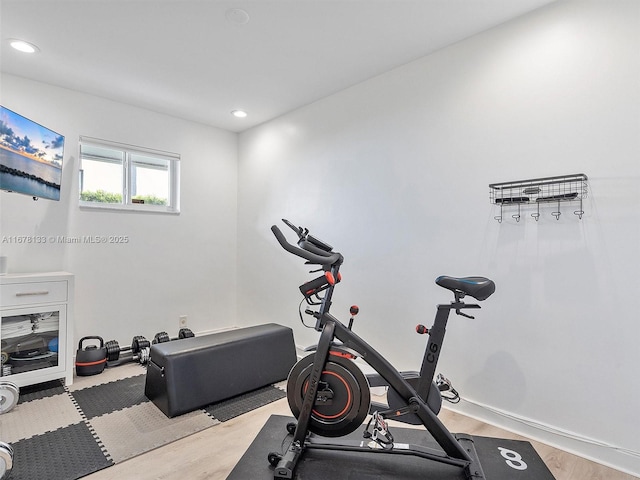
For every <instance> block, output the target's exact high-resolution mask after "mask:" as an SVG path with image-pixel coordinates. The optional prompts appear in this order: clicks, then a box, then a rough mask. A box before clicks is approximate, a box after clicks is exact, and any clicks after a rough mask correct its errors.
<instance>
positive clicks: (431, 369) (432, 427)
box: [268, 219, 495, 480]
mask: <svg viewBox="0 0 640 480" xmlns="http://www.w3.org/2000/svg"><path fill="white" fill-rule="evenodd" d="M283 222H284V223H285V224H286V225H287V226H288V227H290V228H291V229H292V230H293V231H294V232H295V233H296V235H297V236H298V241H297V246H296V245H292V244H290V243H289V242H288V241H287V239H286V237H285V236H284V234H283V233H282V232H281V231H280V229H279V228H278V227H277V226H276V225H274V226H272V227H271V231H272V232H273V234H274V235H275V237H276V239H277V240H278V242H279V243H280V245H281V246H282V247H283V248H284V249H285V250H286V251H288V252H290V253H292V254H294V255H297V256H299V257H301V258H303V259H305V260H306V263H307V264H311V265H318V266H319V269H318V270H315V272H322V273H321V274H320V276H318V277H317V278H315V279H313V280H311V281H309V282H307V283H305V284H303V285H301V286H300V292H301V293H302V295H303V296H304V299H303V301H305V300H306V303H307V304H308V308H306V309H305V314H307V315H310V316H312V317H314V318H315V326H314V327H313V328H314V329H315V330H316V331H318V332H320V340H319V342H318V344H317V346H315V347H314V348H313V353H312V354H310V355H309V356H307V357H304V358H302V359H301V360H300V361H298V362H297V363H296V364H295V365H294V367H293V368H292V369H291V372H290V373H289V376H288V379H287V400H288V402H289V406H290V408H291V411H292V413H293V415H294V416H295V417H296V419H297V422H296V423H294V422H292V423H290V424H288V425H287V431H288V433H289V434H291V435H293V439H292V442H291V444H290V445H289V447H288V448H287V450H286V451H285V452H284V453H283V454H281V453H278V452H271V453H269V455H268V461H269V463H270V464H271V465H272V466H273V467H274V478H276V479H282V478H284V479H291V478H294V477H293V475H294V470H295V468H296V464H297V462H298V461H299V460H300V458H301V456H302V455H303V454H304V452H305V451H307V450H310V449H320V450H339V451H349V452H363V453H386V454H397V455H411V456H416V457H421V458H424V459H427V460H432V461H436V462H441V463H444V464H448V465H452V466H455V467H458V468H460V469H461V470H462V471H463V472H464V474H465V476H466V478H467V479H470V480H471V479H473V480H481V479H485V476H484V473H483V471H482V467H481V465H480V462H479V460H478V456H477V453H476V451H475V447H474V445H473V439H472V438H471V436H469V435H466V434H456V435H453V434H451V433H450V432H449V431H448V430H447V429H446V427H445V426H444V425H443V424H442V422H441V421H440V420H439V419H438V417H437V413H438V411H439V409H440V404H441V398H440V389H441V388H439V387H438V385H437V383H436V382H434V377H435V372H436V365H437V363H438V358H439V356H440V352H441V350H442V344H443V342H444V335H445V328H446V324H447V320H448V318H449V313H450V312H451V311H452V310H453V311H454V312H455V313H456V314H458V315H462V316H465V317H468V318H473V317H472V316H471V315H468V314H467V313H465V312H463V310H467V309H477V308H480V306H479V305H477V304H467V303H464V302H463V301H462V299H463V298H464V297H466V296H470V297H473V298H474V299H476V300H478V301H482V300H485V299H487V298H488V297H489V296H490V295H491V294H493V292H494V291H495V284H494V283H493V281H491V280H489V279H487V278H484V277H464V278H455V277H449V276H441V277H438V278H437V279H436V283H437V284H438V285H439V286H441V287H443V288H445V289H448V290H450V291H451V292H453V295H454V301H453V302H451V303H449V304H444V305H438V307H437V313H436V317H435V321H434V324H433V326H432V327H431V328H429V329H427V328H426V327H424V326H423V325H418V326H417V327H416V331H417V332H418V333H420V334H428V336H429V339H428V343H427V346H426V349H425V353H424V358H423V361H422V366H421V369H420V372H419V373H416V372H402V373H401V372H398V371H397V370H396V369H395V368H394V367H393V365H391V364H390V363H389V362H388V361H387V360H386V359H385V358H384V357H383V356H382V355H381V354H380V353H378V352H377V351H376V350H375V349H374V348H373V347H372V346H370V345H369V344H368V343H366V342H365V341H364V340H363V339H362V338H360V337H359V336H358V335H356V334H355V333H353V331H352V325H353V315H355V314H356V313H357V308H356V307H352V309H351V314H352V317H351V319H350V321H349V324H348V325H345V324H343V323H342V322H340V321H339V320H338V319H337V318H336V317H334V316H333V315H331V313H330V308H331V299H332V295H333V291H334V288H335V286H336V285H337V284H338V283H339V282H340V281H341V275H340V266H341V265H342V263H343V261H344V258H343V256H342V255H341V254H340V253H338V252H334V251H333V247H332V246H331V245H329V244H327V243H325V242H323V241H321V240H319V239H318V238H316V237H314V236H312V235H310V234H309V231H308V229H306V228H302V227H296V226H294V225H293V224H291V223H290V222H288V221H287V220H284V219H283ZM300 316H301V319H302V312H301V314H300ZM357 358H361V359H362V360H364V361H365V362H366V363H367V364H368V365H369V366H371V367H372V368H373V369H374V370H375V371H376V372H377V374H375V375H370V376H368V377H367V376H365V375H364V374H363V373H362V371H361V370H360V368H359V367H358V366H357V365H356V363H354V360H355V359H357ZM370 385H375V386H378V385H385V386H388V387H389V388H388V393H387V402H388V405H386V406H385V405H379V404H373V406H372V402H371V397H370ZM368 415H371V417H370V419H369V421H368V423H367V425H366V427H365V430H364V432H363V437H364V438H365V440H366V442H364V441H358V442H349V441H344V440H343V441H341V442H340V443H336V442H335V441H333V440H331V439H330V438H331V437H343V436H345V435H348V434H350V433H352V432H354V431H355V430H356V429H358V428H360V426H361V425H363V423H364V420H365V419H366V417H367V416H368ZM387 419H393V420H397V421H400V422H405V423H412V424H421V425H423V426H424V427H425V428H426V429H427V430H428V432H429V433H430V434H431V436H432V437H433V438H434V440H435V441H436V442H437V443H438V445H439V446H440V448H441V450H440V449H437V448H431V447H427V446H422V445H413V444H405V443H402V444H400V443H395V442H394V439H393V435H392V433H391V432H390V431H389V427H388V423H387ZM318 437H325V438H323V439H320V438H318ZM326 437H329V438H326Z"/></svg>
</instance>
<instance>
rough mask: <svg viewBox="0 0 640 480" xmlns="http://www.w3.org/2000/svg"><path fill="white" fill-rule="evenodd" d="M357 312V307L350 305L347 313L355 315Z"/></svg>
mask: <svg viewBox="0 0 640 480" xmlns="http://www.w3.org/2000/svg"><path fill="white" fill-rule="evenodd" d="M359 311H360V308H359V307H358V305H351V308H350V309H349V313H351V315H357V314H358V312H359Z"/></svg>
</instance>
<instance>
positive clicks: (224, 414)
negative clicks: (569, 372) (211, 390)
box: [204, 385, 287, 422]
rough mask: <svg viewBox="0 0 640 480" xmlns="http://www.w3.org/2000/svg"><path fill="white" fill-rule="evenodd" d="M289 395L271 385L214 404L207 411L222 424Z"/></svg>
mask: <svg viewBox="0 0 640 480" xmlns="http://www.w3.org/2000/svg"><path fill="white" fill-rule="evenodd" d="M286 396H287V394H286V393H285V392H284V391H282V390H280V389H279V388H275V387H273V386H271V385H267V386H266V387H263V388H259V389H257V390H253V391H251V392H248V393H245V394H243V395H238V396H237V397H233V398H230V399H229V400H224V401H222V402H218V403H214V404H213V405H208V406H207V407H205V408H204V409H205V411H206V412H207V413H209V414H210V415H212V416H213V417H214V418H217V419H218V420H220V421H221V422H226V421H227V420H231V419H232V418H234V417H237V416H239V415H242V414H243V413H247V412H250V411H251V410H255V409H256V408H259V407H262V406H263V405H266V404H268V403H271V402H275V401H276V400H280V399H281V398H284V397H286Z"/></svg>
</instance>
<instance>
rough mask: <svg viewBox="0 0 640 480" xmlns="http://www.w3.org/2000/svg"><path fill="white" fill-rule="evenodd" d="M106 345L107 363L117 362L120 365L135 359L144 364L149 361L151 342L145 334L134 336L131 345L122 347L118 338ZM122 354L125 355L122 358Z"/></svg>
mask: <svg viewBox="0 0 640 480" xmlns="http://www.w3.org/2000/svg"><path fill="white" fill-rule="evenodd" d="M104 346H105V348H106V349H107V364H108V363H115V362H117V365H119V364H121V363H123V362H125V361H128V360H133V361H134V362H139V363H141V364H143V365H144V364H146V363H147V362H148V361H149V349H150V348H151V343H149V340H147V339H146V338H144V337H143V336H135V337H133V339H132V340H131V346H130V347H129V346H126V347H121V346H120V345H119V344H118V342H117V341H116V340H109V341H108V342H107V343H105V344H104ZM122 354H124V357H122V358H121V355H122Z"/></svg>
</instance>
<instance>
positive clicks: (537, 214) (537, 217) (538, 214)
mask: <svg viewBox="0 0 640 480" xmlns="http://www.w3.org/2000/svg"><path fill="white" fill-rule="evenodd" d="M536 203H537V206H538V211H537V212H536V213H532V214H531V216H532V217H533V218H535V219H536V222H537V221H538V219H539V218H540V202H536Z"/></svg>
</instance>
